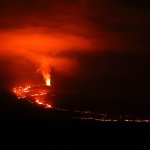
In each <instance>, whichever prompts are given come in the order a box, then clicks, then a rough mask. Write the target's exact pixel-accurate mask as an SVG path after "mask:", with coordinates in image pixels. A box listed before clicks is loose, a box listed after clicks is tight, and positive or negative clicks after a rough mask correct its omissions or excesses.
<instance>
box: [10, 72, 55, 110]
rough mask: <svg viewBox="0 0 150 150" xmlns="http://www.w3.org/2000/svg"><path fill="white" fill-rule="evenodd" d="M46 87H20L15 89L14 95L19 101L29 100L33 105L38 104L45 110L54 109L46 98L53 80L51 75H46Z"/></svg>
mask: <svg viewBox="0 0 150 150" xmlns="http://www.w3.org/2000/svg"><path fill="white" fill-rule="evenodd" d="M44 79H45V84H46V85H36V86H35V85H34V86H31V85H28V86H25V87H23V86H19V87H15V88H14V89H13V93H14V94H15V95H16V96H17V98H18V99H22V100H27V101H29V102H31V103H34V104H38V105H40V106H42V107H44V108H52V106H51V104H49V103H48V102H47V101H46V96H47V94H48V93H49V89H50V86H51V79H50V75H49V74H47V75H46V74H44Z"/></svg>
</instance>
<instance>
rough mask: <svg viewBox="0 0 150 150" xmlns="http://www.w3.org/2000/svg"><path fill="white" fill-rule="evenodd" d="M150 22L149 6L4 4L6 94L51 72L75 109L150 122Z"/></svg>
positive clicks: (0, 57)
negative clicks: (146, 118)
mask: <svg viewBox="0 0 150 150" xmlns="http://www.w3.org/2000/svg"><path fill="white" fill-rule="evenodd" d="M149 18H150V9H149V4H148V0H142V1H140V0H137V1H134V0H109V1H102V0H21V1H20V0H1V1H0V78H1V79H0V82H1V89H3V90H5V91H7V90H8V91H9V90H10V88H11V87H12V86H14V85H19V84H20V83H21V84H22V83H24V82H27V81H28V82H36V83H37V82H43V81H42V76H41V75H40V74H39V73H38V72H37V70H38V68H39V67H41V66H44V65H46V66H50V67H52V68H53V69H54V77H53V84H54V85H55V86H56V88H57V89H59V90H60V91H61V90H62V91H67V92H68V93H74V94H75V98H74V99H75V100H74V99H73V100H66V101H67V102H66V101H64V103H68V104H67V105H69V106H70V107H75V108H81V109H82V107H84V108H88V109H91V110H96V111H103V112H112V113H118V112H120V113H121V112H125V113H135V114H143V113H144V114H145V115H149V116H150V110H149V105H150V86H149V85H150V71H149V69H150V68H149V66H150V52H149V50H150V44H149V39H150V21H149ZM72 91H73V92H72ZM77 95H79V97H80V98H77V99H76V96H77ZM77 97H78V96H77ZM0 99H2V97H1V98H0ZM57 103H59V102H57ZM61 103H62V102H61Z"/></svg>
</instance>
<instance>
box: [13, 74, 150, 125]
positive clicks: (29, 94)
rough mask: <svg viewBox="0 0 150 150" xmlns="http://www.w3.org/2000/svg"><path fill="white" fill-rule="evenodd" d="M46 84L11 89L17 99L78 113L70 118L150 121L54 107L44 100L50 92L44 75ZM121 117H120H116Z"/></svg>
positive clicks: (47, 77)
mask: <svg viewBox="0 0 150 150" xmlns="http://www.w3.org/2000/svg"><path fill="white" fill-rule="evenodd" d="M44 78H45V83H46V85H36V86H31V85H28V86H25V87H23V86H19V87H15V88H14V89H13V93H14V94H15V95H16V96H17V98H18V99H19V100H27V101H29V102H30V103H33V104H37V105H39V106H41V107H43V108H46V109H57V110H59V111H68V112H74V114H78V117H77V116H76V117H75V116H72V119H77V120H78V119H79V120H94V121H98V122H120V121H121V122H145V123H150V120H149V119H131V118H129V117H128V116H126V115H125V116H115V115H114V116H111V117H110V116H109V115H108V114H103V113H96V112H90V111H78V110H72V111H69V110H66V109H61V108H54V107H52V105H51V104H50V103H49V102H47V101H46V96H47V95H48V93H49V92H50V86H51V79H50V76H44ZM118 117H119V118H122V119H118Z"/></svg>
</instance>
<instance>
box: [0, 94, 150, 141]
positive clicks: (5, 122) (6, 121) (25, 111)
mask: <svg viewBox="0 0 150 150" xmlns="http://www.w3.org/2000/svg"><path fill="white" fill-rule="evenodd" d="M72 115H73V113H71V112H66V111H61V110H55V109H50V110H48V109H43V108H41V107H39V106H36V105H31V104H30V103H28V102H26V101H23V102H22V101H18V100H17V99H16V97H15V96H12V95H11V94H8V93H2V94H1V105H0V122H1V123H0V134H1V136H12V137H14V136H35V137H39V136H49V137H55V136H59V137H63V136H67V137H72V138H74V139H76V137H77V139H79V138H81V139H82V138H83V139H84V138H87V139H88V138H91V139H93V138H96V137H99V138H100V137H103V136H113V137H122V136H130V137H140V136H149V135H150V123H128V122H96V121H92V120H76V119H70V118H71V116H72ZM119 140H120V139H119ZM131 141H132V138H131Z"/></svg>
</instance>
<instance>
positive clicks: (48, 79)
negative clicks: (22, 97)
mask: <svg viewBox="0 0 150 150" xmlns="http://www.w3.org/2000/svg"><path fill="white" fill-rule="evenodd" d="M46 85H47V86H51V79H50V78H47V79H46Z"/></svg>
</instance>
